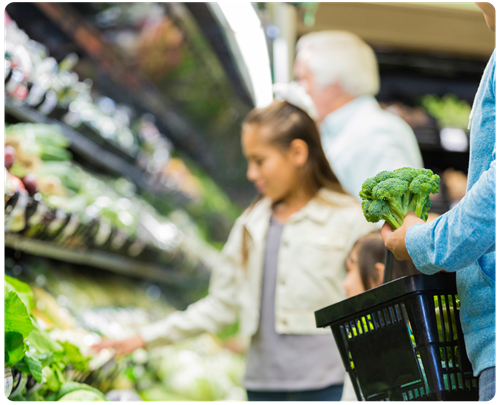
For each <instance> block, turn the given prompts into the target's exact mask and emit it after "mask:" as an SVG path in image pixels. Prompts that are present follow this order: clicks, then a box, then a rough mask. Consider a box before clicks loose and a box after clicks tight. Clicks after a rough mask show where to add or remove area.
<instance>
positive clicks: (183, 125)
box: [36, 3, 215, 174]
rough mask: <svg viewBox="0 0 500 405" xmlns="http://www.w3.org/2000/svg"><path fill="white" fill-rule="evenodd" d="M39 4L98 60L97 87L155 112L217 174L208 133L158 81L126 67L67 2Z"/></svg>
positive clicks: (180, 146) (191, 153)
mask: <svg viewBox="0 0 500 405" xmlns="http://www.w3.org/2000/svg"><path fill="white" fill-rule="evenodd" d="M36 6H37V8H38V9H39V10H40V11H41V12H42V13H43V14H44V15H45V16H46V17H48V18H49V20H50V21H51V22H52V23H53V24H54V25H55V26H56V27H57V28H58V29H59V30H61V31H62V32H63V33H64V34H65V35H66V36H67V37H68V39H70V40H71V41H73V43H74V44H75V45H77V46H78V47H79V48H80V49H81V50H82V51H84V52H85V53H86V54H88V55H89V57H90V58H91V59H93V60H94V62H95V63H96V65H97V67H98V68H99V72H100V74H101V75H103V77H104V78H105V79H103V80H96V81H95V82H94V85H95V86H96V87H105V89H106V92H107V93H108V96H110V97H111V98H115V99H116V100H124V99H126V101H127V103H130V104H133V105H134V106H135V108H136V110H137V111H142V112H148V113H151V114H153V115H154V117H155V119H156V124H157V125H158V127H159V128H160V129H161V130H162V131H164V133H166V134H167V135H168V137H169V139H170V140H171V141H172V142H173V143H174V145H175V146H176V148H178V149H181V150H183V151H184V152H186V153H187V154H188V155H189V156H190V157H191V158H192V159H194V160H196V161H197V162H198V164H199V165H200V166H201V167H203V168H204V169H205V170H207V171H208V172H209V173H212V174H213V169H214V168H215V167H214V164H215V159H214V158H213V156H211V155H210V154H208V153H207V152H208V150H209V148H208V147H207V142H206V139H207V136H206V135H205V134H204V133H203V131H202V130H200V129H199V128H195V127H194V126H193V125H192V124H191V122H189V119H188V118H187V117H185V116H184V115H183V113H182V112H181V111H179V110H178V109H177V108H176V106H175V105H173V103H172V102H171V101H169V100H168V99H167V98H166V97H165V95H163V94H162V93H161V92H160V91H159V90H158V88H157V87H156V85H154V84H153V83H152V82H150V81H149V80H148V79H147V78H146V77H144V76H143V75H141V74H140V73H139V72H137V71H136V70H135V69H133V68H131V67H126V66H125V65H124V63H123V62H122V61H121V58H120V57H119V55H117V53H116V52H115V50H114V49H113V48H112V47H111V46H109V45H108V44H107V43H106V41H105V40H103V38H102V35H101V34H100V32H99V30H98V29H97V28H96V27H94V26H93V24H91V23H90V22H88V21H85V20H84V19H83V18H82V17H81V16H80V15H78V14H77V13H76V12H75V11H74V10H73V9H72V8H71V7H70V6H68V5H67V4H62V3H36Z"/></svg>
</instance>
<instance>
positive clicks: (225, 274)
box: [96, 101, 373, 401]
mask: <svg viewBox="0 0 500 405" xmlns="http://www.w3.org/2000/svg"><path fill="white" fill-rule="evenodd" d="M242 146H243V152H244V155H245V158H246V159H247V161H248V170H247V177H248V179H249V180H250V181H251V182H252V183H254V185H255V186H256V188H257V190H258V191H259V196H258V198H257V199H256V201H254V203H253V204H252V205H251V206H250V207H249V208H248V209H247V210H246V211H245V212H244V213H243V214H242V215H241V217H240V218H239V219H238V220H237V221H236V223H235V225H234V227H233V229H232V231H231V234H230V236H229V238H228V241H227V243H226V245H225V246H224V249H223V251H222V254H221V260H220V264H219V266H217V267H216V268H214V269H213V274H212V277H211V282H210V289H209V294H208V296H207V297H205V298H203V299H201V300H200V301H198V302H195V303H194V304H192V305H190V306H189V307H188V308H187V309H186V310H185V311H182V312H176V313H173V314H171V315H170V316H168V317H167V318H165V319H163V320H161V321H159V322H157V323H154V324H152V325H149V326H147V327H144V328H142V329H141V330H140V331H139V333H138V335H137V336H135V337H133V338H130V339H126V340H122V341H104V342H102V343H101V344H100V345H98V346H97V347H96V348H97V349H99V348H103V347H109V346H114V347H116V348H117V349H118V351H121V352H129V351H132V350H134V349H136V348H138V347H143V346H145V347H151V346H153V345H157V344H169V343H173V342H175V341H178V340H181V339H184V338H187V337H191V336H195V335H197V334H200V333H202V332H216V331H218V330H220V329H221V328H223V327H224V326H227V325H230V324H232V323H234V322H235V321H236V320H239V327H240V333H241V334H243V335H245V336H247V337H249V338H250V347H249V352H248V361H247V370H246V375H245V379H244V382H243V384H244V386H245V388H246V389H247V393H248V399H249V400H294V401H313V400H339V399H340V397H341V394H342V384H343V381H344V375H345V371H344V368H343V365H342V361H341V359H340V356H339V354H338V352H337V349H336V345H335V342H334V340H333V338H332V336H331V333H330V332H329V331H328V330H322V329H317V328H316V324H315V319H314V311H315V310H318V309H320V308H323V307H325V306H327V305H331V304H333V303H335V302H337V301H339V300H341V299H343V298H344V297H345V293H344V290H343V288H342V281H343V278H344V276H345V271H344V261H345V259H346V257H347V254H348V253H349V251H350V250H351V248H352V246H353V244H354V242H355V241H356V240H357V239H358V238H359V237H360V236H362V235H364V234H366V233H368V232H370V231H371V230H372V229H373V228H372V225H371V224H369V223H367V222H366V220H365V219H364V217H363V213H362V211H361V207H360V205H359V204H358V203H357V202H356V200H355V199H354V198H352V197H351V196H349V195H348V194H347V193H345V192H344V191H343V189H342V187H341V186H340V184H339V182H338V180H337V177H336V176H335V174H334V173H333V172H332V170H331V168H330V166H329V164H328V161H327V160H326V157H325V155H324V153H323V150H322V148H321V141H320V137H319V133H318V130H317V128H316V125H315V123H314V121H313V120H312V119H311V118H310V117H309V115H307V113H306V112H304V111H303V110H301V109H300V108H298V107H296V106H294V105H292V104H290V103H288V102H286V101H275V102H273V103H272V104H271V105H269V106H268V107H265V108H261V109H254V110H252V111H251V112H250V113H249V114H248V116H247V117H246V119H245V120H244V122H243V129H242Z"/></svg>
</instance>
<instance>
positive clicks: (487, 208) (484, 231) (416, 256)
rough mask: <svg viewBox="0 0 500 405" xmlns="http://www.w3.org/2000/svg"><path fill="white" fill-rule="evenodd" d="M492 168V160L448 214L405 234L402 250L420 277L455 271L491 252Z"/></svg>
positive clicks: (493, 210)
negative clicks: (404, 250) (423, 274)
mask: <svg viewBox="0 0 500 405" xmlns="http://www.w3.org/2000/svg"><path fill="white" fill-rule="evenodd" d="M495 168H496V160H494V161H493V162H492V163H491V165H490V167H489V169H488V170H487V171H485V172H484V173H483V174H481V177H480V178H479V180H478V181H477V182H476V184H474V185H473V186H472V188H471V189H470V190H469V192H468V193H467V194H466V195H465V197H464V198H463V199H462V200H461V201H460V203H459V204H458V205H457V206H456V207H454V208H453V209H452V210H450V211H448V212H447V213H446V214H444V215H442V216H441V217H439V218H437V219H435V220H434V221H432V222H431V223H429V224H418V225H414V226H412V227H411V228H410V229H409V230H408V232H407V233H406V239H405V242H406V248H407V249H408V253H409V254H410V256H411V258H412V260H413V263H414V264H415V266H416V267H417V269H419V270H420V271H421V272H422V273H426V274H434V273H436V272H438V271H440V270H446V271H457V270H460V269H463V268H465V267H467V266H470V265H471V264H473V263H474V262H475V261H477V260H478V259H479V258H480V257H481V256H482V255H484V254H486V253H491V252H493V251H494V250H495Z"/></svg>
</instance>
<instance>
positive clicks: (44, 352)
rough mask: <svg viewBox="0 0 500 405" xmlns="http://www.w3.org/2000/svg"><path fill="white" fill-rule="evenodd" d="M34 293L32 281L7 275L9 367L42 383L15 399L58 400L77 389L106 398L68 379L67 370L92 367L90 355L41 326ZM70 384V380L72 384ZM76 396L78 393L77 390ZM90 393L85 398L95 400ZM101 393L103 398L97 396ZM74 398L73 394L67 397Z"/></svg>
mask: <svg viewBox="0 0 500 405" xmlns="http://www.w3.org/2000/svg"><path fill="white" fill-rule="evenodd" d="M33 308H34V302H33V293H32V291H31V288H30V287H29V286H28V284H26V283H23V282H22V281H19V280H17V279H15V278H13V277H9V276H7V275H6V276H5V367H10V368H12V369H13V370H17V372H23V373H26V374H27V375H30V376H32V377H33V379H34V380H35V381H36V383H38V384H40V388H39V389H38V390H36V391H35V390H31V391H32V392H28V389H27V388H26V387H24V388H23V390H22V391H21V392H16V395H15V397H14V398H13V399H15V400H21V401H23V400H28V401H37V400H38V401H40V400H52V401H54V400H56V399H59V398H62V397H65V398H66V394H69V393H70V392H72V391H77V390H87V391H92V392H93V395H94V399H92V400H104V399H105V397H104V395H103V394H102V393H100V392H99V391H97V393H98V394H97V393H96V392H95V391H96V390H95V389H93V388H92V387H89V386H87V385H85V384H81V385H79V386H78V389H75V387H76V385H75V384H77V383H74V382H67V381H66V377H65V370H67V369H68V368H73V369H75V370H78V371H84V370H88V369H89V359H88V358H86V357H84V356H83V355H82V354H81V352H80V350H79V349H78V347H76V346H75V345H73V344H71V343H69V342H57V341H55V340H53V339H52V338H50V336H49V334H48V333H47V332H46V331H44V330H43V329H41V328H40V326H39V325H38V322H37V321H36V319H35V317H34V316H33V313H32V310H33ZM67 384H70V387H68V385H67ZM73 396H78V395H76V394H73ZM88 396H89V395H87V394H86V396H85V398H86V399H85V400H91V399H90V397H89V398H87V397H88ZM97 397H99V399H95V398H97ZM66 400H71V398H66Z"/></svg>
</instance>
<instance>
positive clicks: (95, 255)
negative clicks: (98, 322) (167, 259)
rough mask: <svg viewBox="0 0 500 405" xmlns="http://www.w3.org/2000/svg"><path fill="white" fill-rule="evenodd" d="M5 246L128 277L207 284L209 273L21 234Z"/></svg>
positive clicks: (7, 239) (187, 284) (9, 237)
mask: <svg viewBox="0 0 500 405" xmlns="http://www.w3.org/2000/svg"><path fill="white" fill-rule="evenodd" d="M5 247H6V248H11V249H14V250H17V251H21V252H24V253H26V254H30V255H34V256H40V257H46V258H49V259H55V260H59V261H62V262H66V263H72V264H80V265H85V266H90V267H95V268H99V269H103V270H108V271H112V272H115V273H119V274H122V275H124V276H127V277H137V278H142V279H148V280H152V281H157V282H160V283H162V284H167V285H173V286H181V287H182V286H184V287H192V286H193V285H195V284H206V283H207V282H208V279H209V273H208V272H206V274H205V272H196V273H195V274H192V273H187V272H186V273H183V272H181V271H178V270H175V269H173V268H168V267H160V266H155V265H152V264H149V263H143V262H140V261H136V260H133V259H130V258H126V257H122V256H119V255H115V254H112V253H107V252H100V251H96V250H88V249H72V250H70V249H67V248H65V247H60V246H56V245H54V244H53V243H51V242H46V241H39V240H32V239H27V238H24V237H22V236H19V235H13V234H8V233H7V234H5Z"/></svg>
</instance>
